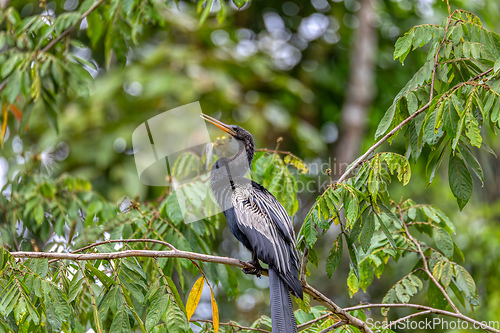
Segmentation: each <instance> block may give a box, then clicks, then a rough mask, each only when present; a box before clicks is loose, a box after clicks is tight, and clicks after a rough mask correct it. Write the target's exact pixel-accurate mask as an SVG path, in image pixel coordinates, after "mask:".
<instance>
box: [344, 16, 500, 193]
mask: <svg viewBox="0 0 500 333" xmlns="http://www.w3.org/2000/svg"><path fill="white" fill-rule="evenodd" d="M452 15H453V13H452V14H450V15H449V16H448V23H447V24H446V28H445V31H444V36H443V39H442V40H441V43H440V44H439V46H438V48H437V50H436V55H435V56H434V59H433V60H434V67H433V69H432V76H431V88H430V90H431V91H430V96H429V101H428V102H427V103H426V104H425V105H424V106H422V107H421V108H420V109H418V110H417V111H415V113H413V114H411V115H410V116H409V117H408V118H406V119H405V120H403V121H402V122H401V123H399V124H398V125H397V126H396V127H394V128H393V129H392V130H391V131H390V132H389V133H387V134H386V135H384V137H382V138H381V139H380V140H378V141H377V142H376V143H375V144H374V145H373V146H371V147H370V148H369V149H368V150H367V151H366V152H365V153H364V154H363V155H362V156H361V157H359V158H358V159H356V160H355V161H354V162H353V163H352V165H351V166H350V167H349V168H348V169H347V170H346V171H345V172H344V173H343V174H342V176H340V178H339V179H338V180H337V183H341V182H343V181H344V180H346V178H347V176H349V174H350V173H351V172H352V171H353V170H354V169H356V168H357V167H358V166H359V165H360V164H361V163H363V161H364V160H365V159H366V158H367V157H368V156H370V154H371V153H373V152H374V151H375V149H377V148H378V147H379V146H380V145H381V144H382V143H384V142H385V141H387V140H388V139H389V138H390V137H391V136H393V135H394V134H396V132H397V131H399V130H400V129H401V128H403V127H404V126H405V125H406V124H408V123H409V122H410V121H411V120H412V119H414V118H415V117H416V116H418V115H419V114H421V113H422V112H424V111H425V110H427V109H428V108H429V106H430V105H431V102H432V99H433V98H434V83H435V79H436V68H437V66H438V57H439V50H440V49H441V46H442V45H443V43H444V42H445V41H446V33H447V31H448V28H449V26H450V23H451V16H452ZM492 70H493V68H490V69H489V70H487V71H485V72H483V73H481V74H478V75H476V76H475V77H473V78H472V79H470V80H469V81H467V82H471V81H475V80H477V79H479V78H481V77H483V76H484V75H486V74H488V73H489V72H491V71H492Z"/></svg>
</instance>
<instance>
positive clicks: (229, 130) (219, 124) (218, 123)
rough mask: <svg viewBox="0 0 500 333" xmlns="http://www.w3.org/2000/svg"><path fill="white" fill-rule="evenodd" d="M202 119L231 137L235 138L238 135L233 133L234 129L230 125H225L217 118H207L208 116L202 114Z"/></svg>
mask: <svg viewBox="0 0 500 333" xmlns="http://www.w3.org/2000/svg"><path fill="white" fill-rule="evenodd" d="M201 117H202V118H203V119H204V120H206V121H208V122H209V123H211V124H214V125H215V126H217V127H218V128H220V129H221V130H223V131H224V132H226V133H228V134H230V135H231V136H235V135H236V132H235V131H233V129H232V128H231V127H229V126H228V125H226V124H224V123H223V122H222V121H220V120H217V119H215V118H212V117H210V116H207V115H206V114H203V113H202V114H201Z"/></svg>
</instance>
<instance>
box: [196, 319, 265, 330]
mask: <svg viewBox="0 0 500 333" xmlns="http://www.w3.org/2000/svg"><path fill="white" fill-rule="evenodd" d="M190 322H193V323H194V322H198V323H211V324H212V325H213V323H214V321H213V320H210V319H191V320H190ZM219 325H220V326H231V327H236V328H237V329H238V330H245V331H255V332H264V333H271V331H268V330H265V329H262V328H255V327H246V326H241V325H238V324H235V323H233V322H231V321H230V322H228V323H219Z"/></svg>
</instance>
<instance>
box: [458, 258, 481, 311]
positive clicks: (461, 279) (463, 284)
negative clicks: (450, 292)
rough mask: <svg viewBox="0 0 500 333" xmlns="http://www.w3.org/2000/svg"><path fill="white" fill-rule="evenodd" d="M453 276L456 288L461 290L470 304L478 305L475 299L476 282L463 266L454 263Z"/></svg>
mask: <svg viewBox="0 0 500 333" xmlns="http://www.w3.org/2000/svg"><path fill="white" fill-rule="evenodd" d="M455 276H456V282H457V286H458V288H460V290H461V291H462V293H463V294H464V296H465V297H466V298H467V300H468V301H469V303H470V304H471V305H479V302H478V300H477V289H476V283H475V282H474V279H473V278H472V276H470V274H469V272H467V270H466V269H465V268H463V267H462V266H460V265H455Z"/></svg>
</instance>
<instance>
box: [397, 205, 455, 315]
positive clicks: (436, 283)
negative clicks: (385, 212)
mask: <svg viewBox="0 0 500 333" xmlns="http://www.w3.org/2000/svg"><path fill="white" fill-rule="evenodd" d="M398 212H399V220H400V221H401V223H402V224H403V227H404V229H405V233H406V235H407V236H408V238H409V239H410V240H411V242H412V243H413V244H415V246H416V247H417V250H418V253H419V254H420V257H421V258H422V262H423V264H424V271H425V273H426V274H427V275H428V276H429V278H430V279H431V280H432V282H434V284H435V285H436V287H438V288H439V290H441V293H442V294H443V296H444V298H446V301H448V303H449V304H450V306H451V308H452V309H453V310H454V311H455V312H456V313H460V311H458V308H457V307H456V306H455V304H454V303H453V301H452V300H451V299H450V297H449V296H448V293H447V292H446V290H444V288H443V286H442V285H441V284H440V283H439V282H438V281H437V280H436V278H435V277H434V275H432V272H431V271H430V270H429V265H428V264H427V258H426V257H425V254H424V251H422V246H420V242H419V241H417V240H415V238H413V236H412V235H411V233H410V231H409V230H408V226H407V225H406V223H405V221H404V218H403V213H402V212H401V207H399V206H398Z"/></svg>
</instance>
